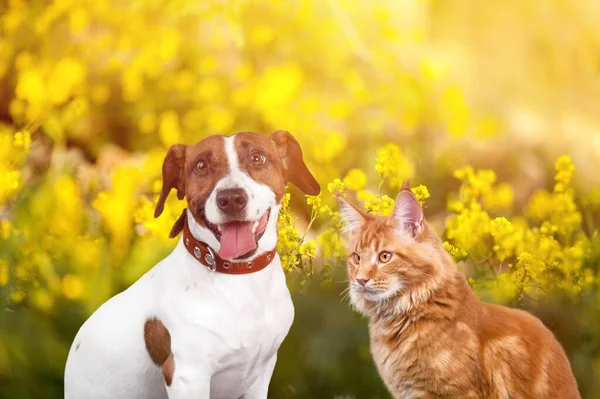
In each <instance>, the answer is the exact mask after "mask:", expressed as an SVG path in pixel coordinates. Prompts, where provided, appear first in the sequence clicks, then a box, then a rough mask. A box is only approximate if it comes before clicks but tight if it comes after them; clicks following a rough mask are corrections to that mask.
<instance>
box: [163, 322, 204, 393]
mask: <svg viewBox="0 0 600 399" xmlns="http://www.w3.org/2000/svg"><path fill="white" fill-rule="evenodd" d="M177 330H179V331H181V330H183V331H184V333H177V332H174V333H172V334H171V335H172V341H171V356H170V357H169V359H168V360H167V362H166V363H165V364H164V365H163V369H162V370H163V376H164V379H165V385H166V388H167V394H168V396H169V399H191V398H193V399H208V398H210V380H211V377H212V373H211V371H210V370H211V365H210V363H209V360H208V358H209V356H207V353H209V351H208V350H207V348H205V347H203V346H202V344H200V345H198V341H197V339H196V337H197V334H196V332H197V330H195V329H189V328H188V329H185V328H180V329H175V331H177Z"/></svg>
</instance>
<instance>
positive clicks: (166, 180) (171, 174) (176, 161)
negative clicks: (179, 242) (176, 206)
mask: <svg viewBox="0 0 600 399" xmlns="http://www.w3.org/2000/svg"><path fill="white" fill-rule="evenodd" d="M186 148H187V146H185V145H183V144H174V145H172V146H171V147H170V148H169V151H168V152H167V155H166V156H165V160H164V161H163V166H162V177H163V184H162V190H161V192H160V197H159V198H158V201H157V202H156V209H155V210H154V217H155V218H157V217H159V216H160V215H161V213H162V212H163V210H164V208H165V201H166V200H167V197H168V196H169V192H170V191H171V189H173V188H174V189H176V190H177V198H179V199H180V200H182V199H183V198H184V197H185V181H184V178H183V168H184V166H185V150H186Z"/></svg>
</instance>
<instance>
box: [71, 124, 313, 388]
mask: <svg viewBox="0 0 600 399" xmlns="http://www.w3.org/2000/svg"><path fill="white" fill-rule="evenodd" d="M287 181H289V182H291V183H293V184H294V185H295V186H297V187H298V188H300V189H301V190H302V191H304V192H305V193H307V194H311V195H316V194H318V192H319V184H318V183H317V181H316V180H315V179H314V177H313V176H312V175H311V174H310V172H309V171H308V169H307V167H306V165H305V164H304V161H303V160H302V152H301V150H300V146H299V145H298V143H297V142H296V140H295V139H294V138H293V137H292V135H290V134H289V133H288V132H285V131H278V132H275V133H274V134H272V135H271V136H270V137H265V136H261V135H258V134H255V133H250V132H244V133H238V134H236V135H233V136H230V137H225V136H211V137H208V138H206V139H204V140H202V141H200V142H199V143H197V144H196V145H191V146H186V145H181V144H178V145H174V146H172V147H171V148H170V149H169V152H168V154H167V156H166V158H165V161H164V164H163V188H162V192H161V195H160V198H159V200H158V204H157V206H156V212H155V217H158V216H159V215H160V214H161V213H162V211H163V207H164V202H165V200H166V198H167V196H168V194H169V192H170V191H171V189H173V188H175V189H176V190H177V195H178V197H179V199H183V197H184V196H185V197H186V198H187V203H188V209H187V211H186V210H184V212H183V214H182V215H181V217H180V218H179V219H178V220H177V222H176V223H175V225H174V226H173V230H172V231H171V237H174V236H176V235H177V234H179V233H180V232H181V231H183V234H182V237H181V239H180V240H179V242H178V244H177V246H176V247H175V249H174V250H173V252H172V253H171V254H170V255H169V256H167V257H166V258H165V259H164V260H162V261H161V262H159V263H158V264H157V265H156V266H154V267H153V268H152V269H151V270H150V271H148V273H146V274H145V275H144V276H142V277H141V278H140V279H139V280H138V281H137V282H135V283H134V284H133V285H132V286H131V287H130V288H128V289H127V290H125V291H123V292H121V293H120V294H118V295H116V296H114V297H113V298H111V299H110V300H108V301H107V302H106V303H104V304H103V305H102V306H100V307H99V308H98V310H96V312H94V314H92V316H91V317H90V318H89V319H88V320H87V321H86V322H85V323H84V324H83V326H82V327H81V329H80V330H79V332H78V333H77V336H76V337H75V339H74V341H73V345H72V347H71V350H70V352H69V357H68V359H67V364H66V369H65V398H66V399H109V398H110V399H127V398H131V399H138V398H139V399H154V398H156V399H165V398H169V399H204V398H232V399H238V398H266V397H267V391H268V387H269V381H270V379H271V375H272V373H273V368H274V367H275V362H276V358H277V350H278V349H279V346H280V345H281V343H282V341H283V339H284V338H285V336H286V335H287V333H288V331H289V328H290V326H291V324H292V320H293V318H294V308H293V305H292V301H291V298H290V293H289V291H288V289H287V286H286V281H285V275H284V273H283V270H282V268H281V264H280V260H279V256H278V255H277V253H276V252H275V247H276V244H277V225H276V222H277V215H278V213H279V208H280V205H281V199H282V197H283V195H284V193H285V185H286V182H287Z"/></svg>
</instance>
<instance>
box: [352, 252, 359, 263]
mask: <svg viewBox="0 0 600 399" xmlns="http://www.w3.org/2000/svg"><path fill="white" fill-rule="evenodd" d="M350 256H351V257H352V260H353V261H354V263H358V262H360V255H359V254H357V253H356V252H353V253H352V255H350Z"/></svg>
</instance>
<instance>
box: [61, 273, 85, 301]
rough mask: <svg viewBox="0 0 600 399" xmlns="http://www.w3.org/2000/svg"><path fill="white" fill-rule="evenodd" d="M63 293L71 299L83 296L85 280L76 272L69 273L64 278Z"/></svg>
mask: <svg viewBox="0 0 600 399" xmlns="http://www.w3.org/2000/svg"><path fill="white" fill-rule="evenodd" d="M61 286H62V292H63V295H64V296H65V297H66V298H68V299H71V300H74V299H79V298H81V296H82V294H83V282H82V281H81V278H79V276H77V275H75V274H67V275H65V276H64V277H63V278H62V284H61Z"/></svg>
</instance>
